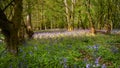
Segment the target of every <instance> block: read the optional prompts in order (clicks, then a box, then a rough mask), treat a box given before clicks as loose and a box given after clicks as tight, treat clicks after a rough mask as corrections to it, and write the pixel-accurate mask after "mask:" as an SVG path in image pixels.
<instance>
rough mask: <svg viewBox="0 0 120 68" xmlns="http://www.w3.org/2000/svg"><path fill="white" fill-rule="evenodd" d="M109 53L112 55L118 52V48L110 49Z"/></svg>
mask: <svg viewBox="0 0 120 68" xmlns="http://www.w3.org/2000/svg"><path fill="white" fill-rule="evenodd" d="M111 51H112V52H113V53H114V54H115V53H118V52H119V50H118V48H116V47H111Z"/></svg>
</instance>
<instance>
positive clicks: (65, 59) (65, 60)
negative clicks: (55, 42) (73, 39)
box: [63, 58, 67, 68]
mask: <svg viewBox="0 0 120 68" xmlns="http://www.w3.org/2000/svg"><path fill="white" fill-rule="evenodd" d="M66 62H67V58H63V65H64V68H67V64H66Z"/></svg>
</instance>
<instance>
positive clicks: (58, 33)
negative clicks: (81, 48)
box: [33, 29, 120, 39]
mask: <svg viewBox="0 0 120 68" xmlns="http://www.w3.org/2000/svg"><path fill="white" fill-rule="evenodd" d="M97 31H98V33H105V32H106V30H97ZM98 33H97V34H98ZM111 34H120V30H118V29H113V30H112V31H111ZM90 35H91V34H90V30H89V29H85V30H83V29H80V30H73V31H67V30H65V29H64V30H61V29H53V30H44V31H37V32H35V33H34V35H33V38H34V39H41V38H55V37H65V36H73V37H75V36H90Z"/></svg>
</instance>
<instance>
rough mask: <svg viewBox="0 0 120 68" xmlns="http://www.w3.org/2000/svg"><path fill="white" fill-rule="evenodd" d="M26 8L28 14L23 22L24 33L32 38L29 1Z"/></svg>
mask: <svg viewBox="0 0 120 68" xmlns="http://www.w3.org/2000/svg"><path fill="white" fill-rule="evenodd" d="M27 9H28V11H27V12H28V15H27V18H26V23H25V26H26V33H27V35H28V38H32V35H33V34H34V32H33V28H32V23H31V3H30V2H28V5H27Z"/></svg>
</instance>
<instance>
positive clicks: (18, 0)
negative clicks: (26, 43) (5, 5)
mask: <svg viewBox="0 0 120 68" xmlns="http://www.w3.org/2000/svg"><path fill="white" fill-rule="evenodd" d="M14 3H15V4H14V15H13V17H12V20H11V21H9V20H8V19H7V16H6V15H5V14H4V11H2V9H1V8H0V19H1V20H0V28H1V29H2V33H3V34H4V36H5V42H6V45H7V46H6V49H7V51H8V52H10V53H11V54H13V55H17V54H18V45H19V44H20V43H21V42H20V35H21V34H19V31H21V30H20V27H21V23H22V22H21V20H22V9H23V8H22V0H14Z"/></svg>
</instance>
